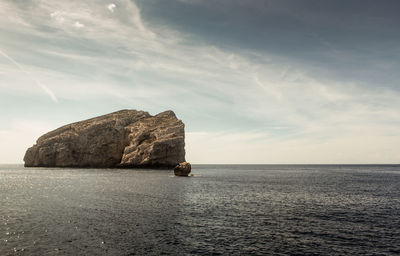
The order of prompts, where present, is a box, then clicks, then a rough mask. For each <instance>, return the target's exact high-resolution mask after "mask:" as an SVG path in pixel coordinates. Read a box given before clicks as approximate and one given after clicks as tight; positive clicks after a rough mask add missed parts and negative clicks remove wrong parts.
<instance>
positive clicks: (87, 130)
mask: <svg viewBox="0 0 400 256" xmlns="http://www.w3.org/2000/svg"><path fill="white" fill-rule="evenodd" d="M24 161H25V166H26V167H39V166H42V167H173V166H175V165H177V164H178V163H180V162H183V161H185V131H184V124H183V123H182V121H181V120H179V119H177V118H176V116H175V114H174V112H172V111H165V112H162V113H160V114H158V115H155V116H151V115H150V114H149V113H147V112H144V111H136V110H121V111H118V112H114V113H111V114H107V115H103V116H99V117H95V118H92V119H88V120H85V121H81V122H77V123H72V124H68V125H65V126H62V127H60V128H58V129H56V130H54V131H51V132H49V133H46V134H44V135H43V136H41V137H40V138H39V139H38V140H37V142H36V144H35V145H34V146H32V147H31V148H29V149H28V150H27V151H26V153H25V157H24Z"/></svg>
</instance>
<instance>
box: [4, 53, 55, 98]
mask: <svg viewBox="0 0 400 256" xmlns="http://www.w3.org/2000/svg"><path fill="white" fill-rule="evenodd" d="M0 55H2V56H3V57H5V58H6V59H8V60H9V61H11V62H12V63H13V64H14V65H15V66H17V67H18V68H19V69H20V70H21V71H22V72H24V73H25V74H26V75H27V76H28V77H29V78H30V79H31V80H32V81H33V82H35V83H36V85H37V86H39V87H40V88H41V89H42V90H43V91H44V92H45V93H46V94H47V95H49V96H50V98H51V99H52V100H53V101H54V102H58V99H57V97H56V95H55V94H54V93H53V92H52V91H51V90H50V89H49V88H48V87H47V86H46V85H44V84H42V83H41V82H40V81H39V80H37V79H36V78H34V77H33V76H32V75H31V73H29V72H28V71H26V70H25V69H24V68H23V67H22V66H21V65H20V64H19V63H18V62H16V61H15V60H14V59H13V58H11V57H10V56H8V55H7V54H6V53H5V52H3V51H2V50H0Z"/></svg>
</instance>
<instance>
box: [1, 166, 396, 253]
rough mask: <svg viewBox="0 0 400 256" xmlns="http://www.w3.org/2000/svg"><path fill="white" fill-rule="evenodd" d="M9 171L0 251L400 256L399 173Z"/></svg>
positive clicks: (378, 169)
mask: <svg viewBox="0 0 400 256" xmlns="http://www.w3.org/2000/svg"><path fill="white" fill-rule="evenodd" d="M192 172H193V173H194V176H193V177H174V176H173V172H172V171H170V170H141V169H133V170H131V169H68V168H24V167H22V166H19V165H2V166H0V255H160V254H164V255H399V254H400V166H398V165H397V166H396V165H394V166H388V165H385V166H366V165H359V166H357V165H194V166H193V170H192Z"/></svg>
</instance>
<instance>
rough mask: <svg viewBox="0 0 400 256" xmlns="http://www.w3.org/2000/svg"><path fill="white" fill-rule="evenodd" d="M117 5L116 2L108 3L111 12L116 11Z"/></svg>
mask: <svg viewBox="0 0 400 256" xmlns="http://www.w3.org/2000/svg"><path fill="white" fill-rule="evenodd" d="M115 7H116V5H115V4H114V3H111V4H109V5H107V9H108V10H109V11H110V12H114V9H115Z"/></svg>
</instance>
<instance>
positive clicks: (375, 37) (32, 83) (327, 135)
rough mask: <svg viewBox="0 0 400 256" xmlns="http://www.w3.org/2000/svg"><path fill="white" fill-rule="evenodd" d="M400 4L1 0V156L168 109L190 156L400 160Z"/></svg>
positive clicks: (18, 156)
mask: <svg viewBox="0 0 400 256" xmlns="http://www.w3.org/2000/svg"><path fill="white" fill-rule="evenodd" d="M399 10H400V2H399V1H389V0H387V1H370V0H365V1H364V0H357V1H355V0H336V1H320V0H307V1H306V0H298V1H289V0H270V1H268V0H265V1H262V0H249V1H242V0H226V1H224V0H219V1H217V0H209V1H201V0H179V1H178V0H175V1H174V0H171V1H162V0H158V1H156V0H137V1H130V0H120V1H108V2H107V1H95V0H87V1H78V0H71V1H50V0H48V1H46V0H3V1H1V2H0V163H22V158H23V156H24V153H25V150H26V148H27V147H29V146H31V145H32V144H33V143H34V142H35V140H36V139H37V138H38V137H39V136H40V135H42V134H43V133H45V132H48V131H50V130H52V129H55V128H57V127H59V126H61V125H64V124H67V123H70V122H74V121H79V120H82V119H87V118H90V117H94V116H98V115H102V114H106V113H110V112H113V111H116V110H120V109H137V110H145V111H149V112H150V113H151V114H157V113H159V112H162V111H164V110H168V109H171V110H173V111H174V112H175V113H176V115H177V116H178V117H179V118H180V119H182V120H183V122H184V123H185V125H186V128H185V129H186V158H187V160H188V161H190V162H192V163H244V164H246V163H247V164H251V163H259V164H262V163H265V164H268V163H271V164H275V163H282V164H294V163H305V164H312V163H322V164H335V163H400V150H399V145H400V84H399V81H400V72H399V71H400V30H399V27H400V15H399Z"/></svg>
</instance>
